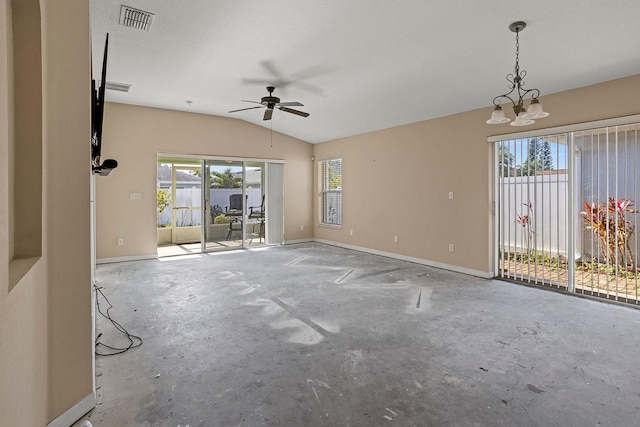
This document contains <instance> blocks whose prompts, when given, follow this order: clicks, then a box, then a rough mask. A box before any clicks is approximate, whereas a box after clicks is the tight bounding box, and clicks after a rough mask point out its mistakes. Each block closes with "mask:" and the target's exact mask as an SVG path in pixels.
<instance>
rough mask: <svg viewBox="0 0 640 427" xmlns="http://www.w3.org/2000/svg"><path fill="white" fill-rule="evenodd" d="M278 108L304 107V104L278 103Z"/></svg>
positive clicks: (294, 102)
mask: <svg viewBox="0 0 640 427" xmlns="http://www.w3.org/2000/svg"><path fill="white" fill-rule="evenodd" d="M278 106H282V107H304V104H301V103H299V102H296V101H293V102H278Z"/></svg>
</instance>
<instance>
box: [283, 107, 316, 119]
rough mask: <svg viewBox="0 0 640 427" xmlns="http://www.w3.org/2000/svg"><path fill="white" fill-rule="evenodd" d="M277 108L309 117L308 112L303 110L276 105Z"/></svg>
mask: <svg viewBox="0 0 640 427" xmlns="http://www.w3.org/2000/svg"><path fill="white" fill-rule="evenodd" d="M278 109H279V110H282V111H286V112H287V113H291V114H297V115H298V116H302V117H309V113H305V112H304V111H300V110H294V109H293V108H287V107H278Z"/></svg>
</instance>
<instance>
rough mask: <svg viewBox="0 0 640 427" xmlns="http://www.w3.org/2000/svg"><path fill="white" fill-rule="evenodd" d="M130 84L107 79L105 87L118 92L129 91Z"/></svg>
mask: <svg viewBox="0 0 640 427" xmlns="http://www.w3.org/2000/svg"><path fill="white" fill-rule="evenodd" d="M130 87H131V85H130V84H127V83H118V82H110V81H107V84H106V86H105V89H109V90H117V91H118V92H129V88H130Z"/></svg>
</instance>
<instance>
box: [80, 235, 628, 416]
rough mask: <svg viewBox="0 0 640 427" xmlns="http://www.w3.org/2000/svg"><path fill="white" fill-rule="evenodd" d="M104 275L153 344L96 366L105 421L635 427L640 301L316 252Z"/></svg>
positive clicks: (236, 255) (139, 265) (141, 265)
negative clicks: (635, 304)
mask: <svg viewBox="0 0 640 427" xmlns="http://www.w3.org/2000/svg"><path fill="white" fill-rule="evenodd" d="M97 280H98V285H99V286H100V287H101V288H102V291H103V292H104V294H105V295H106V296H107V297H108V298H109V300H110V302H111V303H112V304H113V305H114V308H113V309H111V311H110V314H111V316H112V317H113V318H114V319H115V320H117V321H118V322H119V323H120V324H122V326H123V327H125V328H126V329H128V331H129V332H130V333H131V334H134V335H138V336H140V337H142V339H143V340H144V343H143V344H142V345H141V346H140V347H138V348H134V349H131V350H129V351H128V352H126V353H124V354H121V355H116V356H110V357H98V358H97V375H98V377H97V385H98V387H99V388H98V392H97V394H98V402H99V404H98V406H97V407H96V409H95V410H94V411H92V413H90V414H88V416H87V417H86V419H88V420H90V421H91V422H92V423H93V425H94V426H174V427H175V426H181V427H184V426H190V427H194V426H262V425H265V426H307V425H308V426H373V425H376V426H377V425H396V426H563V427H566V426H590V425H593V426H596V425H608V426H631V425H638V419H639V418H638V417H639V416H640V381H639V380H640V378H639V376H640V375H639V369H638V354H640V353H639V351H640V334H639V333H638V331H639V330H640V311H639V310H637V309H634V308H628V307H624V306H620V305H613V304H609V303H604V302H599V301H593V300H589V299H585V298H579V297H575V296H569V295H564V294H561V293H559V292H554V291H549V290H544V289H537V288H532V287H525V286H520V285H516V284H512V283H507V282H502V281H497V280H484V279H479V278H475V277H471V276H467V275H463V274H458V273H452V272H448V271H443V270H439V269H435V268H430V267H426V266H422V265H417V264H412V263H408V262H403V261H398V260H393V259H389V258H384V257H380V256H375V255H370V254H365V253H360V252H354V251H350V250H346V249H342V248H337V247H332V246H327V245H322V244H315V243H309V244H298V245H289V246H281V247H275V248H260V249H255V250H238V251H233V252H227V253H216V254H197V255H188V256H185V257H169V258H163V259H162V260H149V261H138V262H126V263H118V264H105V265H100V266H98V270H97ZM100 303H101V309H102V310H106V308H107V306H106V303H105V301H104V300H102V299H100ZM98 333H102V336H101V337H100V338H99V341H100V342H102V343H104V344H109V345H112V346H116V347H119V346H125V345H126V344H127V343H128V341H127V340H126V339H124V338H123V337H122V336H121V335H118V334H117V333H116V332H115V331H114V329H113V327H112V326H111V325H110V323H109V322H108V321H107V320H106V319H104V318H102V317H101V316H98ZM100 351H105V348H100Z"/></svg>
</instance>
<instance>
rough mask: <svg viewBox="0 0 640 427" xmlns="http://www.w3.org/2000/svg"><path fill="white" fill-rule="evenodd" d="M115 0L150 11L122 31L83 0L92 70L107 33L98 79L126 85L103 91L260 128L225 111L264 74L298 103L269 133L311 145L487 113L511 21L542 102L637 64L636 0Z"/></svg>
mask: <svg viewBox="0 0 640 427" xmlns="http://www.w3.org/2000/svg"><path fill="white" fill-rule="evenodd" d="M124 1H125V3H124V4H125V5H127V6H131V7H134V8H137V9H141V10H145V11H148V12H151V13H154V14H155V18H154V22H153V25H152V26H151V29H150V30H149V31H141V30H135V29H131V28H126V27H123V26H122V25H119V16H120V6H121V5H122V4H123V3H122V0H120V1H115V0H92V1H91V20H92V33H93V40H92V42H93V70H94V74H95V75H96V76H99V73H100V70H101V68H102V65H101V63H102V52H103V47H104V40H105V34H106V33H107V32H108V33H109V34H110V36H109V60H108V70H107V81H114V82H120V83H128V84H131V85H132V86H131V89H130V91H129V93H121V92H115V91H107V101H113V102H120V103H127V104H136V105H146V106H153V107H159V108H168V109H174V110H185V111H193V112H196V113H204V114H213V115H218V116H225V117H234V118H236V119H240V120H246V121H248V122H251V123H255V124H257V125H260V126H265V127H269V126H270V125H271V123H269V122H264V121H263V120H262V115H263V110H260V109H254V110H248V111H242V112H238V113H234V114H229V113H228V111H229V110H234V109H239V108H244V107H250V106H251V104H248V103H245V102H242V101H241V100H243V99H246V100H256V101H259V100H260V98H261V97H262V96H265V95H267V92H266V89H265V87H266V86H267V84H272V85H274V86H276V87H277V89H276V91H275V92H274V95H276V96H279V97H280V98H281V99H282V101H299V102H302V103H303V104H304V107H294V108H298V109H300V110H303V111H306V112H309V113H310V116H309V117H307V118H303V117H299V116H296V115H293V114H288V113H285V112H282V111H279V110H276V111H275V112H274V114H273V121H272V122H273V123H272V125H273V129H274V130H277V131H279V132H282V133H284V134H287V135H291V136H294V137H296V138H300V139H302V140H305V141H308V142H312V143H318V142H323V141H327V140H332V139H335V138H340V137H344V136H349V135H355V134H360V133H364V132H368V131H373V130H377V129H384V128H388V127H393V126H398V125H402V124H406V123H412V122H417V121H421V120H425V119H430V118H434V117H440V116H445V115H448V114H452V113H458V112H462V111H467V110H472V109H475V108H480V107H487V118H488V116H489V114H490V112H491V108H490V106H491V103H492V100H493V97H494V96H496V95H498V94H499V93H504V92H506V91H507V82H506V80H505V76H506V74H508V73H510V72H512V71H513V66H514V62H515V34H514V33H512V32H510V31H509V29H508V26H509V24H510V23H512V22H514V21H518V20H523V21H525V22H526V23H527V28H526V29H525V30H524V31H523V32H522V33H521V34H520V66H521V69H525V70H526V71H527V73H528V74H527V78H526V80H525V83H526V86H527V87H535V88H538V89H540V91H541V93H542V95H541V97H540V99H541V100H542V102H543V103H544V95H545V94H549V93H553V92H558V91H562V90H567V89H571V88H575V87H580V86H585V85H589V84H593V83H597V82H601V81H606V80H611V79H615V78H619V77H624V76H629V75H633V74H637V73H640V53H639V47H640V23H639V17H640V1H638V0H615V1H613V0H608V1H607V0H561V1H560V0H535V1H534V0H527V1H523V0H509V1H507V0H483V1H478V0H449V1H445V0H440V1H436V0H318V1H313V2H311V1H294V0H269V1H265V0H242V1H228V0H189V1H176V0H173V1H171V0H124ZM96 79H99V77H96ZM187 100H190V101H193V102H192V104H191V106H189V105H188V104H187V103H186V101H187ZM545 108H546V109H547V110H551V111H552V110H553V108H552V106H550V105H545ZM487 126H488V125H487Z"/></svg>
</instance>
